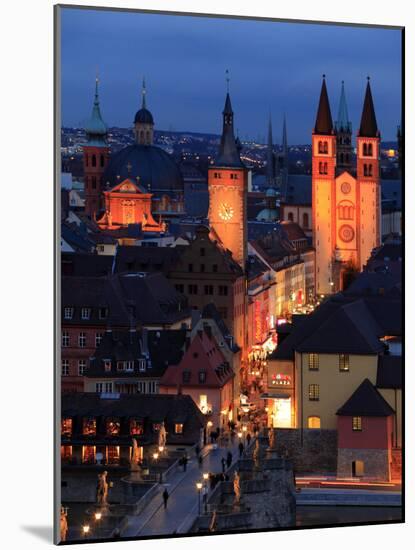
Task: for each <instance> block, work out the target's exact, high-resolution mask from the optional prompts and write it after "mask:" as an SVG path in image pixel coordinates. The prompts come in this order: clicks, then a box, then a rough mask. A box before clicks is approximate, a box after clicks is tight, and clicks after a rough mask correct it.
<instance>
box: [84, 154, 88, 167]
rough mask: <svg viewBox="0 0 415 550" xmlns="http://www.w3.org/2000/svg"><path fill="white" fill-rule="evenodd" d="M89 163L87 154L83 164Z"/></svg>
mask: <svg viewBox="0 0 415 550" xmlns="http://www.w3.org/2000/svg"><path fill="white" fill-rule="evenodd" d="M88 165H89V157H88V155H85V166H88Z"/></svg>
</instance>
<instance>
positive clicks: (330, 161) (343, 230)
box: [312, 77, 381, 295]
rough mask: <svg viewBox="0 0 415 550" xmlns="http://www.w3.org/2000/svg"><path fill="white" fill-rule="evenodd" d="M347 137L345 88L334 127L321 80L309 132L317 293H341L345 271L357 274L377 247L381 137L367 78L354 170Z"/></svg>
mask: <svg viewBox="0 0 415 550" xmlns="http://www.w3.org/2000/svg"><path fill="white" fill-rule="evenodd" d="M351 137H352V132H351V124H350V122H349V121H348V115H347V106H346V100H345V95H344V86H343V85H342V93H341V99H340V109H339V120H337V121H336V124H335V125H333V121H332V117H331V111H330V103H329V98H328V94H327V87H326V80H325V77H323V84H322V88H321V94H320V101H319V106H318V111H317V118H316V123H315V126H314V130H313V133H312V215H313V245H314V247H315V249H316V294H318V295H322V294H330V293H333V292H336V291H338V290H341V289H342V287H343V278H344V275H345V274H346V273H347V271H348V270H349V269H357V270H359V271H361V270H362V268H363V266H364V265H365V263H366V262H367V260H368V259H369V257H370V254H371V252H372V249H373V248H375V247H377V246H379V245H380V239H381V207H380V205H381V190H380V166H379V159H380V133H379V130H378V127H377V122H376V116H375V110H374V106H373V99H372V92H371V89H370V82H369V79H368V82H367V87H366V95H365V99H364V105H363V112H362V117H361V122H360V128H359V131H358V133H357V143H356V155H357V165H356V168H352V163H351V155H352V145H351Z"/></svg>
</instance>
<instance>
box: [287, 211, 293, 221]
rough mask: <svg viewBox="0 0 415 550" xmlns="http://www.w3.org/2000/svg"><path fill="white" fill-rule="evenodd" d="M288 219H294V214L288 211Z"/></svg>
mask: <svg viewBox="0 0 415 550" xmlns="http://www.w3.org/2000/svg"><path fill="white" fill-rule="evenodd" d="M288 221H289V222H293V221H294V214H293V213H292V212H288Z"/></svg>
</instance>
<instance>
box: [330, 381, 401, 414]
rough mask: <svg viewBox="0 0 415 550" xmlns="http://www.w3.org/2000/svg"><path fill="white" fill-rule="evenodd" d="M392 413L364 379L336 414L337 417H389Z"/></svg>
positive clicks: (371, 385) (379, 395) (390, 408)
mask: <svg viewBox="0 0 415 550" xmlns="http://www.w3.org/2000/svg"><path fill="white" fill-rule="evenodd" d="M394 412H395V411H394V410H393V409H392V407H391V406H390V405H389V404H388V403H387V402H386V401H385V399H384V398H383V397H382V396H381V394H380V393H379V392H378V390H377V389H376V388H375V387H374V385H373V384H372V383H371V382H370V380H368V379H367V378H365V379H364V380H363V382H362V383H361V384H360V386H359V387H358V388H357V390H356V391H355V392H354V393H353V394H352V395H351V397H350V398H349V399H348V400H347V401H346V403H345V404H344V405H343V406H342V407H340V409H339V410H338V411H337V413H336V414H338V415H339V416H390V415H391V414H394Z"/></svg>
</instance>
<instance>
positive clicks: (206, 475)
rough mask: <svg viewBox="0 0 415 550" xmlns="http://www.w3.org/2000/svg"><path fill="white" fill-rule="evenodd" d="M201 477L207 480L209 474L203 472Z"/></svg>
mask: <svg viewBox="0 0 415 550" xmlns="http://www.w3.org/2000/svg"><path fill="white" fill-rule="evenodd" d="M203 479H204V480H205V481H206V482H207V480H208V479H209V474H208V473H207V472H205V473H204V474H203Z"/></svg>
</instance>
